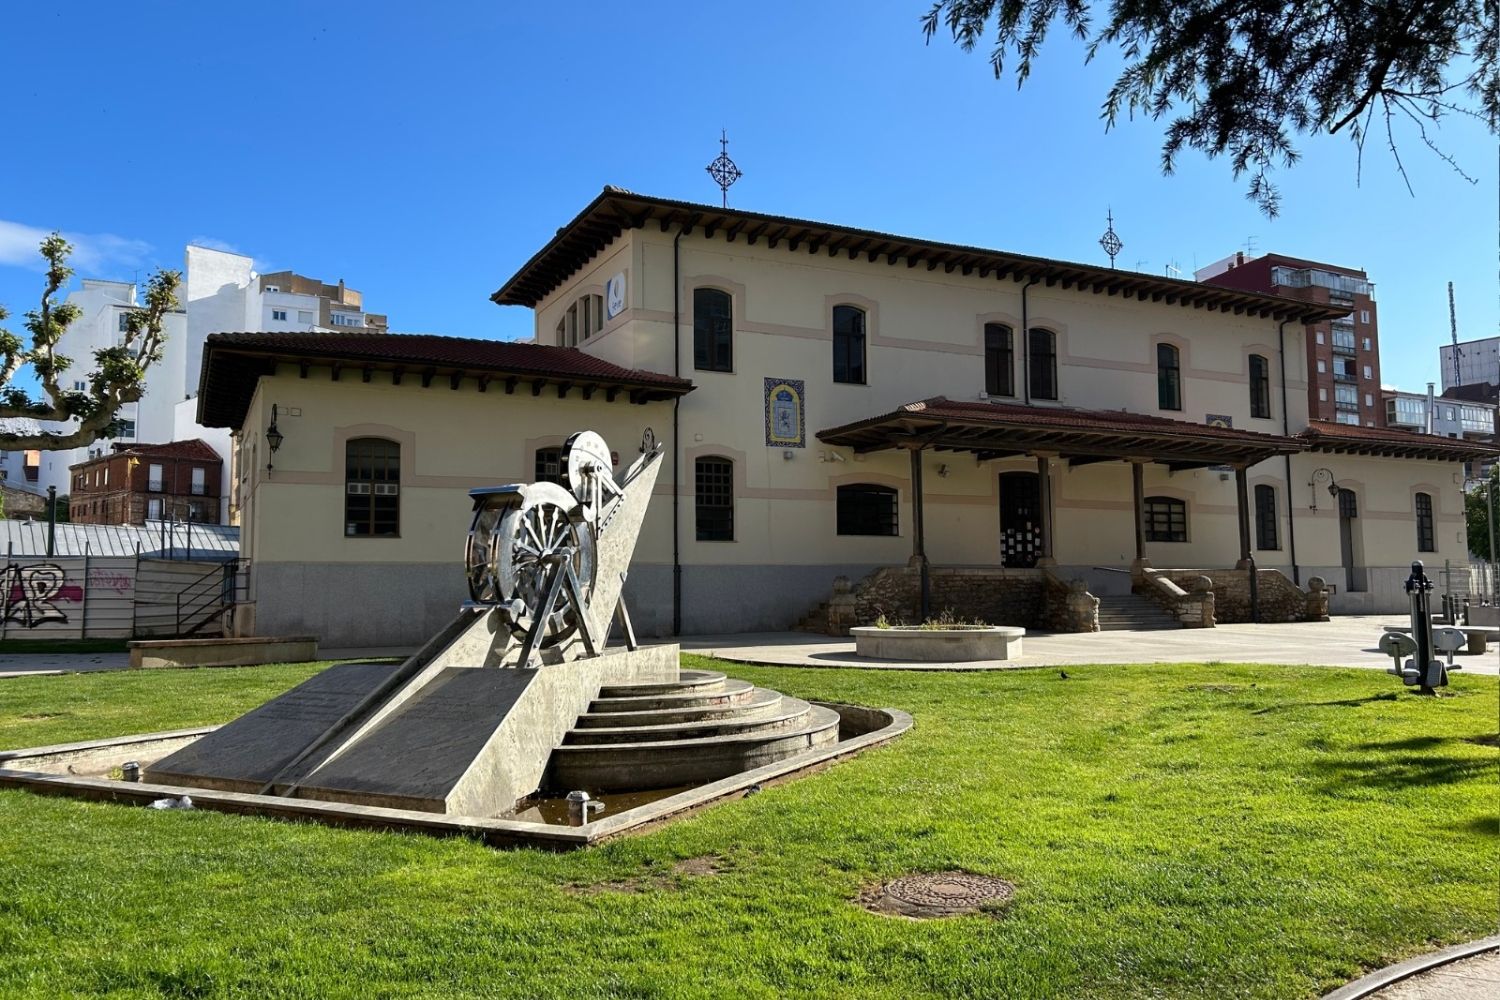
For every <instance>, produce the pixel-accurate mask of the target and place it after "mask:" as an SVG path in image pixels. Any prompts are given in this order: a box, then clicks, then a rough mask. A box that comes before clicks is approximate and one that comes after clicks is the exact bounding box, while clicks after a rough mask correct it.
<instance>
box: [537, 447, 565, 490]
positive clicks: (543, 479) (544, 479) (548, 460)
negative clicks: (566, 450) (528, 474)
mask: <svg viewBox="0 0 1500 1000" xmlns="http://www.w3.org/2000/svg"><path fill="white" fill-rule="evenodd" d="M535 481H536V482H538V483H557V484H558V485H561V484H562V449H561V448H538V449H537V450H536V480H535Z"/></svg>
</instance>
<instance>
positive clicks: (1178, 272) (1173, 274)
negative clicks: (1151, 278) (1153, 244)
mask: <svg viewBox="0 0 1500 1000" xmlns="http://www.w3.org/2000/svg"><path fill="white" fill-rule="evenodd" d="M1161 273H1162V274H1164V275H1166V276H1167V277H1168V278H1180V277H1182V268H1180V267H1178V266H1177V262H1176V261H1175V260H1174V261H1170V262H1169V263H1168V264H1167V266H1166V267H1164V268H1162V272H1161Z"/></svg>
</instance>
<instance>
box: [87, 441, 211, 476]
mask: <svg viewBox="0 0 1500 1000" xmlns="http://www.w3.org/2000/svg"><path fill="white" fill-rule="evenodd" d="M121 455H135V456H138V457H140V458H180V459H185V460H187V461H191V462H222V461H224V459H223V458H221V457H220V456H219V453H218V452H216V451H214V450H213V448H212V447H211V446H210V445H209V444H208V442H206V441H204V440H203V439H202V438H192V439H191V440H188V441H168V442H167V443H166V444H131V445H116V446H115V450H114V451H111V452H108V453H107V454H104V455H100V456H99V457H98V458H91V459H88V460H86V461H83V462H77V463H75V464H73V465H70V466H68V468H70V469H76V468H79V467H80V466H84V465H92V464H93V463H95V462H107V461H109V460H110V459H112V458H118V457H119V456H121Z"/></svg>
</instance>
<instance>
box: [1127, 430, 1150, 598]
mask: <svg viewBox="0 0 1500 1000" xmlns="http://www.w3.org/2000/svg"><path fill="white" fill-rule="evenodd" d="M1129 462H1130V496H1131V502H1132V508H1131V509H1132V510H1134V511H1135V562H1133V563H1131V564H1130V576H1131V578H1132V579H1134V580H1137V581H1139V579H1140V576H1141V571H1142V570H1143V569H1145V568H1146V567H1147V566H1150V565H1151V564H1150V563H1149V562H1147V561H1146V459H1144V458H1132V459H1129Z"/></svg>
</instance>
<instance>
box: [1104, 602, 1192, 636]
mask: <svg viewBox="0 0 1500 1000" xmlns="http://www.w3.org/2000/svg"><path fill="white" fill-rule="evenodd" d="M1175 628H1182V623H1181V622H1179V621H1178V620H1177V619H1176V618H1175V617H1173V616H1172V615H1171V613H1169V612H1168V611H1167V610H1166V609H1164V608H1162V607H1161V606H1160V605H1157V604H1153V603H1152V602H1151V601H1149V600H1147V599H1146V598H1144V597H1141V596H1140V595H1138V594H1110V595H1106V596H1103V597H1100V598H1099V631H1101V632H1122V631H1136V632H1143V631H1153V630H1158V629H1175Z"/></svg>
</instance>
